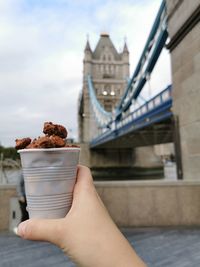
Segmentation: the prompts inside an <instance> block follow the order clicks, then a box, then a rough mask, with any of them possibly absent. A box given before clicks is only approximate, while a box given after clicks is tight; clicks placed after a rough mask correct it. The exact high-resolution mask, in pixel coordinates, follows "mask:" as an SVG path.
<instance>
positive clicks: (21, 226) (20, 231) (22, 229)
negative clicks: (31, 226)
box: [17, 222, 27, 237]
mask: <svg viewBox="0 0 200 267" xmlns="http://www.w3.org/2000/svg"><path fill="white" fill-rule="evenodd" d="M26 225H27V223H26V222H22V223H20V224H19V225H18V228H17V235H19V236H22V237H23V236H24V234H25V228H26Z"/></svg>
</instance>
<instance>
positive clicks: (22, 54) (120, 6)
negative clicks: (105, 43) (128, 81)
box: [0, 0, 162, 146]
mask: <svg viewBox="0 0 200 267" xmlns="http://www.w3.org/2000/svg"><path fill="white" fill-rule="evenodd" d="M159 4H160V1H159V0H154V1H134V0H132V1H131V0H124V1H123V2H122V1H114V0H109V1H106V0H102V1H100V0H93V1H83V0H77V1H69V0H54V1H53V0H48V1H47V0H44V1H39V0H34V1H33V0H30V1H27V0H6V1H0V29H1V30H0V125H1V128H0V142H1V143H2V144H3V145H5V146H10V145H14V140H15V138H18V137H23V136H28V135H30V136H31V137H34V136H37V135H39V134H40V133H41V129H42V124H43V122H44V121H49V120H51V121H54V122H56V123H61V124H64V125H66V126H67V127H68V128H69V129H71V135H72V136H75V137H76V136H77V108H78V107H77V106H78V95H79V93H80V91H81V89H82V78H83V77H82V68H83V62H82V60H83V50H84V47H85V42H86V34H87V33H88V34H89V35H90V42H91V46H92V47H93V48H94V47H95V45H96V43H97V41H98V38H99V33H100V32H101V31H103V30H106V31H108V32H109V33H110V35H111V38H112V40H113V43H114V44H115V46H116V48H117V49H119V47H122V46H123V41H124V36H127V39H128V46H129V50H130V62H131V73H132V71H133V68H134V66H135V64H136V62H137V60H138V58H139V56H140V53H141V51H142V49H143V46H144V42H145V41H146V38H147V35H148V32H149V30H150V28H151V25H152V23H153V20H154V17H155V15H156V12H157V9H158V7H159ZM161 80H162V79H161ZM160 82H161V81H159V80H158V81H156V84H157V83H160Z"/></svg>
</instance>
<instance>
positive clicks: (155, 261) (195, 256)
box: [0, 228, 200, 267]
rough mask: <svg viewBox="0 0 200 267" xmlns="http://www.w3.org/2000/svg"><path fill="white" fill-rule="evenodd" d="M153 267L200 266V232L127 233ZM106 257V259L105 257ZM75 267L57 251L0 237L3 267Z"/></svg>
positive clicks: (153, 230)
mask: <svg viewBox="0 0 200 267" xmlns="http://www.w3.org/2000/svg"><path fill="white" fill-rule="evenodd" d="M123 233H124V234H125V236H126V237H127V238H128V240H129V241H130V242H131V244H132V245H133V246H134V248H135V250H136V251H137V252H138V254H139V255H140V256H141V257H142V258H143V259H144V260H145V262H146V263H147V265H148V266H149V267H169V266H170V267H197V266H200V229H198V228H196V229H186V228H180V229H178V228H176V229H166V228H165V229H163V228H162V229H158V228H156V229H152V228H150V229H148V228H146V229H123ZM102 256H103V255H102ZM6 266H9V267H21V266H26V267H34V266H35V267H47V266H48V267H50V266H56V267H64V266H65V267H66V266H68V267H72V266H75V265H74V264H73V263H71V262H70V261H69V260H68V259H67V258H66V257H65V255H64V254H63V253H62V251H60V250H59V249H58V248H57V247H55V246H53V245H51V244H48V243H45V242H32V241H27V240H22V239H20V238H19V237H17V236H15V235H13V234H9V233H1V234H0V267H6Z"/></svg>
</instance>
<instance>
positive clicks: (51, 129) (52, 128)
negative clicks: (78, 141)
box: [43, 122, 67, 138]
mask: <svg viewBox="0 0 200 267" xmlns="http://www.w3.org/2000/svg"><path fill="white" fill-rule="evenodd" d="M43 133H44V134H47V135H48V136H51V135H57V136H60V137H61V138H66V137H67V130H66V128H65V127H64V126H62V125H59V124H53V123H52V122H45V123H44V129H43Z"/></svg>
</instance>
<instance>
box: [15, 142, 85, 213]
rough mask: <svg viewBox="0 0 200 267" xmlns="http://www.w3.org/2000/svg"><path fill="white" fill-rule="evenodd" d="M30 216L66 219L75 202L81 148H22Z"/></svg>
mask: <svg viewBox="0 0 200 267" xmlns="http://www.w3.org/2000/svg"><path fill="white" fill-rule="evenodd" d="M18 152H19V153H20V157H21V162H22V170H23V175H24V181H25V191H26V197H27V210H28V212H29V217H30V218H63V217H64V216H65V215H66V214H67V212H68V211H69V209H70V207H71V203H72V196H73V189H74V185H75V182H76V173H77V165H78V161H79V153H80V148H74V147H73V148H71V147H70V148H66V147H64V148H47V149H21V150H19V151H18Z"/></svg>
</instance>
